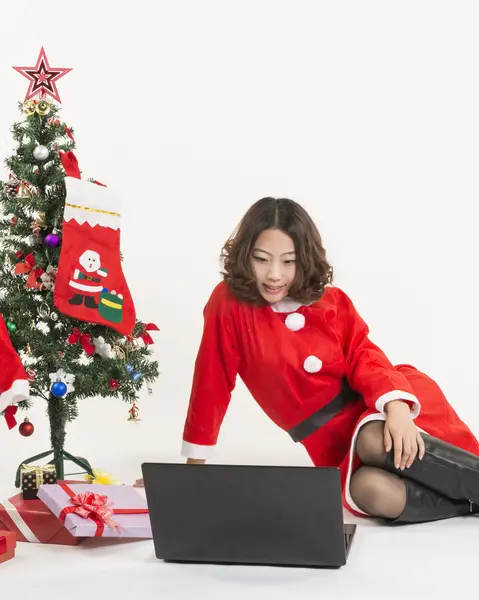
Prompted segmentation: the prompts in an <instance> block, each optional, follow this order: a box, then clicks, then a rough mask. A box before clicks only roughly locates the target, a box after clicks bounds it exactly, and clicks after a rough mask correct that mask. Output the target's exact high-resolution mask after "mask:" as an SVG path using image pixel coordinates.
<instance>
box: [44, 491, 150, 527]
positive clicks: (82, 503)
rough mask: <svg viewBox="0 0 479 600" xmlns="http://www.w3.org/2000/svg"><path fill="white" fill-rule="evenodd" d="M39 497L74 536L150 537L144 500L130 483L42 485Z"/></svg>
mask: <svg viewBox="0 0 479 600" xmlns="http://www.w3.org/2000/svg"><path fill="white" fill-rule="evenodd" d="M38 497H39V498H40V499H41V500H42V501H43V502H44V503H45V505H46V506H48V508H49V509H50V510H51V511H52V513H54V514H55V515H56V516H57V517H58V519H59V520H60V521H61V522H62V523H64V524H65V528H66V529H67V530H68V531H69V532H70V533H71V534H72V535H73V536H82V537H127V538H152V537H153V535H152V533H151V524H150V516H149V514H148V508H147V503H146V500H145V498H143V497H142V496H141V495H140V494H139V493H138V492H137V491H136V490H135V489H134V488H133V486H131V485H108V486H105V485H95V484H80V485H76V484H71V485H67V484H62V483H61V484H57V485H41V486H40V489H39V490H38Z"/></svg>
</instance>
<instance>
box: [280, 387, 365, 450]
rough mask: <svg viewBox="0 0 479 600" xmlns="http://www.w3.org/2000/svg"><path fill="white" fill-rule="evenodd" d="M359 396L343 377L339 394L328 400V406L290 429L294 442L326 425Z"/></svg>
mask: <svg viewBox="0 0 479 600" xmlns="http://www.w3.org/2000/svg"><path fill="white" fill-rule="evenodd" d="M357 397H358V394H357V392H355V391H354V390H352V389H351V388H350V387H349V384H348V381H347V379H346V378H345V379H343V384H342V388H341V391H340V392H339V394H338V395H337V396H336V397H335V398H333V399H332V400H331V402H328V404H326V406H323V407H322V408H320V409H319V410H317V411H316V412H315V413H313V414H312V415H311V416H310V417H308V418H307V419H305V420H304V421H302V422H301V423H299V424H298V425H295V427H293V428H292V429H290V430H289V431H288V434H289V435H290V436H291V437H292V439H293V441H294V442H301V441H302V440H304V438H306V437H308V435H310V434H311V433H313V432H314V431H316V430H317V429H319V428H320V427H322V426H323V425H325V424H326V423H327V422H328V421H330V420H331V419H332V418H333V417H335V416H336V415H337V414H338V412H340V411H341V410H342V409H343V408H344V407H345V406H346V405H347V404H349V402H351V401H352V400H354V399H356V398H357Z"/></svg>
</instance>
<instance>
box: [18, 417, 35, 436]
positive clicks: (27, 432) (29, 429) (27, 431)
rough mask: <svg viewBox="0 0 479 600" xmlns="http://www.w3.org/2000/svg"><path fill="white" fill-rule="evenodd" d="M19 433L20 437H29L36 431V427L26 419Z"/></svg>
mask: <svg viewBox="0 0 479 600" xmlns="http://www.w3.org/2000/svg"><path fill="white" fill-rule="evenodd" d="M18 431H19V432H20V435H23V437H29V436H31V435H32V433H33V432H34V431H35V427H33V423H30V421H29V420H28V418H27V417H25V420H24V421H23V423H22V424H21V425H20V427H19V428H18Z"/></svg>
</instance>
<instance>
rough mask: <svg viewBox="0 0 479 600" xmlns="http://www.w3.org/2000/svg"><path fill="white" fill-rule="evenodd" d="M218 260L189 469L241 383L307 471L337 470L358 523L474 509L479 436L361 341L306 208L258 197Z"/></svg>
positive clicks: (189, 436) (417, 377)
mask: <svg viewBox="0 0 479 600" xmlns="http://www.w3.org/2000/svg"><path fill="white" fill-rule="evenodd" d="M222 259H223V264H224V271H223V281H222V282H221V283H220V284H219V285H218V286H217V287H216V288H215V289H214V291H213V293H212V295H211V297H210V299H209V301H208V303H207V305H206V307H205V310H204V319H205V322H204V331H203V337H202V341H201V344H200V348H199V352H198V356H197V360H196V364H195V372H194V378H193V385H192V390H191V397H190V402H189V408H188V414H187V417H186V422H185V428H184V434H183V449H182V453H183V455H184V456H186V457H187V462H188V463H196V464H198V463H203V462H205V460H206V459H208V458H209V457H210V456H211V455H212V452H213V450H214V446H215V444H216V442H217V438H218V435H219V431H220V427H221V423H222V421H223V418H224V415H225V413H226V410H227V407H228V404H229V401H230V398H231V392H232V390H233V388H234V385H235V379H236V376H237V374H238V375H239V376H240V377H241V379H242V380H243V382H244V383H245V385H246V386H247V388H248V389H249V391H250V393H251V395H252V396H253V398H255V400H256V402H257V403H258V404H259V405H260V407H261V408H262V409H263V411H264V412H265V413H266V414H267V415H268V416H269V417H270V419H272V420H273V422H274V423H276V425H278V426H279V427H280V428H282V429H283V430H285V431H286V432H288V433H289V435H290V436H291V438H292V439H293V440H294V441H295V442H299V443H301V444H302V445H303V446H304V448H305V449H306V451H307V452H308V454H309V456H310V457H311V459H312V462H313V463H314V465H316V466H334V467H336V466H338V467H340V470H341V474H342V484H343V500H344V504H345V506H346V507H347V508H348V509H349V510H350V511H352V512H354V513H355V514H357V515H363V516H367V515H369V516H374V517H382V518H384V519H386V520H387V521H388V522H395V523H408V522H409V523H412V522H422V521H430V520H437V519H443V518H449V517H455V516H460V515H466V514H470V513H472V512H476V506H475V505H476V503H477V504H479V459H478V458H477V457H476V455H479V443H478V441H477V440H476V438H475V437H474V435H473V434H472V432H471V431H470V430H469V428H468V427H467V425H465V424H464V423H463V422H462V421H461V420H460V419H459V417H458V416H457V414H456V413H455V411H454V410H453V408H452V407H451V406H450V405H449V403H448V402H447V400H446V398H445V397H444V395H443V393H442V392H441V390H440V388H439V387H438V385H437V384H436V383H435V382H434V381H432V380H431V379H430V378H429V377H428V376H427V375H425V374H423V373H420V372H419V371H418V370H417V369H415V368H414V367H412V366H410V365H398V366H393V365H392V364H391V363H390V361H389V360H388V359H387V357H386V356H385V354H384V353H383V352H382V351H381V349H380V348H378V346H376V345H375V344H374V343H373V342H372V341H371V340H370V339H369V337H368V333H369V331H368V327H367V325H366V323H365V322H364V321H363V320H362V318H361V317H360V316H359V314H358V313H357V311H356V309H355V307H354V305H353V303H352V302H351V300H350V299H349V298H348V296H347V295H346V294H345V293H344V292H343V291H341V290H340V289H339V288H337V287H334V286H332V285H331V284H332V268H331V267H330V265H329V264H328V261H327V258H326V252H325V250H324V248H323V245H322V241H321V236H320V234H319V232H318V230H317V228H316V226H315V225H314V223H313V221H312V219H311V217H310V216H309V215H308V213H307V212H306V211H305V210H304V209H303V208H302V207H301V206H299V205H298V204H297V203H296V202H294V201H292V200H289V199H274V198H263V199H262V200H259V201H258V202H256V203H255V204H254V205H253V206H252V207H251V208H250V209H249V210H248V211H247V213H246V214H245V216H244V217H243V219H242V221H241V223H240V224H239V226H238V228H237V230H236V231H235V233H234V234H233V235H232V237H231V238H230V239H229V240H228V242H227V243H226V245H225V247H224V248H223V251H222Z"/></svg>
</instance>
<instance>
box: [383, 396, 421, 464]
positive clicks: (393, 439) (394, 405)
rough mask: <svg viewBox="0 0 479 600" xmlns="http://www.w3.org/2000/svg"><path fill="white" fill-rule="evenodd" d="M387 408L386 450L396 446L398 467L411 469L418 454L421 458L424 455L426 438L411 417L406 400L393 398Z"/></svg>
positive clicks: (395, 453)
mask: <svg viewBox="0 0 479 600" xmlns="http://www.w3.org/2000/svg"><path fill="white" fill-rule="evenodd" d="M385 409H386V423H385V425H384V447H385V449H386V452H389V451H390V450H391V448H394V465H395V467H396V469H401V470H403V469H404V468H405V467H406V468H407V469H409V467H410V466H411V465H412V463H413V462H414V459H415V458H416V456H419V460H421V459H422V457H423V456H424V452H425V448H424V440H423V439H422V437H421V434H420V432H419V429H418V428H417V427H416V425H415V424H414V421H413V420H412V419H411V415H410V410H409V406H408V405H407V404H406V402H403V401H402V400H392V401H391V402H388V403H387V404H386V407H385Z"/></svg>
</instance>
